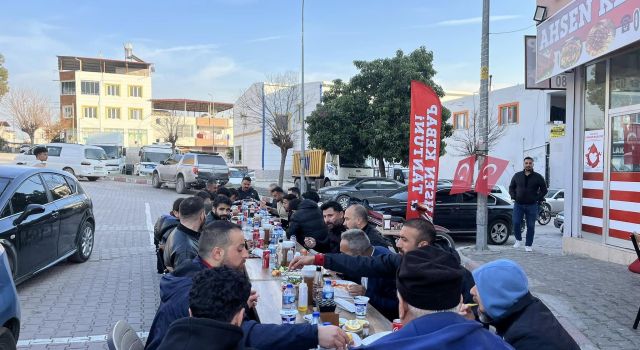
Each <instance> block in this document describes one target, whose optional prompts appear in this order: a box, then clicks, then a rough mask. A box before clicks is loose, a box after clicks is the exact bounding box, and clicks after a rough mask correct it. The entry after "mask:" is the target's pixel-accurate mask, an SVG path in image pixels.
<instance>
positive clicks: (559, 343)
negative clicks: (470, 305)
mask: <svg viewBox="0 0 640 350" xmlns="http://www.w3.org/2000/svg"><path fill="white" fill-rule="evenodd" d="M473 278H474V280H475V281H476V285H475V286H474V287H473V288H472V289H471V294H473V299H474V300H475V301H476V303H478V311H479V312H480V321H482V322H483V323H488V324H489V325H491V326H494V327H495V329H496V332H497V333H498V335H499V336H501V337H503V338H504V340H505V341H507V343H509V344H511V346H513V347H514V348H516V349H518V350H538V349H563V350H573V349H575V350H578V349H580V347H579V346H578V344H576V342H575V340H573V338H572V337H571V335H569V333H567V331H566V330H565V329H564V328H563V327H562V325H561V324H560V322H558V320H557V319H556V318H555V316H553V314H552V313H551V311H549V309H548V308H547V307H546V306H545V305H544V303H543V302H542V301H540V299H538V298H536V297H534V296H533V295H531V293H530V292H529V284H528V281H527V276H526V274H525V273H524V271H523V270H522V268H521V267H520V266H519V265H518V264H516V263H515V262H513V261H511V260H506V259H500V260H496V261H493V262H490V263H488V264H484V265H482V266H480V267H479V268H477V269H476V270H475V271H473Z"/></svg>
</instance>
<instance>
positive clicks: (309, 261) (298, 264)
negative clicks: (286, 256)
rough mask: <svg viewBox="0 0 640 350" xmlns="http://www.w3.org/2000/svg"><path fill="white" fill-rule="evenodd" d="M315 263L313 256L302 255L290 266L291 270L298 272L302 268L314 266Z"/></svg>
mask: <svg viewBox="0 0 640 350" xmlns="http://www.w3.org/2000/svg"><path fill="white" fill-rule="evenodd" d="M314 262H315V257H313V255H308V256H304V255H300V256H296V257H295V258H293V260H292V261H291V263H290V264H289V270H297V269H300V268H302V267H303V266H305V265H313V263H314Z"/></svg>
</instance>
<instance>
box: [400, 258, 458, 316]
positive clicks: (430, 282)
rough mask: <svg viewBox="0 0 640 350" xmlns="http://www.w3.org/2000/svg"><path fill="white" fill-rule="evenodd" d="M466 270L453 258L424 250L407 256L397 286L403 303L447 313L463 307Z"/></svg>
mask: <svg viewBox="0 0 640 350" xmlns="http://www.w3.org/2000/svg"><path fill="white" fill-rule="evenodd" d="M463 275H464V269H463V268H462V267H461V266H460V263H458V260H457V259H456V258H455V256H453V255H452V254H450V253H448V252H445V251H444V250H442V249H440V248H437V247H433V246H424V247H421V248H418V249H416V250H412V251H410V252H408V253H406V254H405V255H404V258H403V259H402V263H401V264H400V268H399V269H398V276H397V278H396V285H397V287H398V293H400V295H401V296H402V299H403V300H404V301H405V302H407V303H408V304H409V305H411V306H413V307H417V308H419V309H423V310H433V311H438V310H448V309H451V308H453V307H455V306H456V305H458V304H459V303H460V294H461V293H460V291H461V288H462V277H463Z"/></svg>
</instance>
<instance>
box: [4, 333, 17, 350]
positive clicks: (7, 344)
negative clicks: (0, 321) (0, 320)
mask: <svg viewBox="0 0 640 350" xmlns="http://www.w3.org/2000/svg"><path fill="white" fill-rule="evenodd" d="M15 348H16V338H15V337H14V336H13V333H11V331H10V330H9V328H6V327H0V349H3V350H5V349H6V350H14V349H15Z"/></svg>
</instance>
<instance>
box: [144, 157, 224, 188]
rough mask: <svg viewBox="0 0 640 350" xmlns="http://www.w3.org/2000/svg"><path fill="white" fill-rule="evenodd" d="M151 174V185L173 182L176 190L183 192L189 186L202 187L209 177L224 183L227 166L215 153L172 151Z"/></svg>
mask: <svg viewBox="0 0 640 350" xmlns="http://www.w3.org/2000/svg"><path fill="white" fill-rule="evenodd" d="M151 176H152V177H151V183H152V185H153V187H155V188H160V187H161V186H162V185H163V184H165V183H172V184H173V183H174V184H175V185H176V192H178V193H185V192H186V191H187V190H188V189H190V188H195V189H201V188H204V187H205V186H206V185H207V181H208V180H209V179H215V180H216V181H218V183H219V184H221V185H224V184H226V183H227V182H228V181H229V166H227V162H226V161H225V160H224V158H222V156H220V155H219V154H217V153H196V152H189V153H185V154H177V153H174V154H172V155H171V157H169V159H167V160H163V161H161V162H160V164H159V165H158V166H157V167H156V168H155V169H154V170H153V174H152V175H151Z"/></svg>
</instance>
